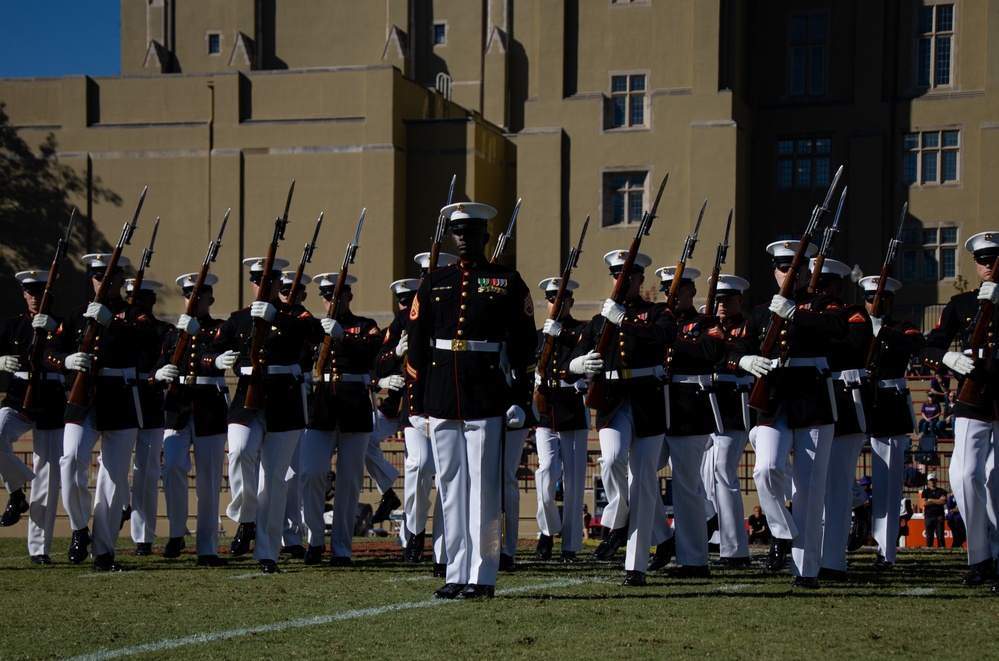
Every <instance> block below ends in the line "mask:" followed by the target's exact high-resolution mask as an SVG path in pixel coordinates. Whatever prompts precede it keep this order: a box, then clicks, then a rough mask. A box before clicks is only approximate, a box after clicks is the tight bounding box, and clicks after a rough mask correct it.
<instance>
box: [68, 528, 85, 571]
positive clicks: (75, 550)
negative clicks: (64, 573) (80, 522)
mask: <svg viewBox="0 0 999 661" xmlns="http://www.w3.org/2000/svg"><path fill="white" fill-rule="evenodd" d="M68 555H69V561H70V563H72V564H74V565H77V564H79V563H81V562H83V561H84V560H86V559H87V556H88V555H90V528H80V529H79V530H74V531H73V541H72V542H71V543H70V545H69V553H68Z"/></svg>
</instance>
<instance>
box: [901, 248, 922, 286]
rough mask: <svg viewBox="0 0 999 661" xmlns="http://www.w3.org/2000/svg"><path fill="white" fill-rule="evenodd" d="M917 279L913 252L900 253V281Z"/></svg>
mask: <svg viewBox="0 0 999 661" xmlns="http://www.w3.org/2000/svg"><path fill="white" fill-rule="evenodd" d="M917 277H919V272H918V267H917V265H916V253H915V251H913V250H906V251H905V252H904V253H902V280H915V279H916V278H917Z"/></svg>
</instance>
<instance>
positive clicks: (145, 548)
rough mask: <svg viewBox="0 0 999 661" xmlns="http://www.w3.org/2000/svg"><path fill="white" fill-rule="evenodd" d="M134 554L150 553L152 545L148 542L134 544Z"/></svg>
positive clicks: (151, 552)
mask: <svg viewBox="0 0 999 661" xmlns="http://www.w3.org/2000/svg"><path fill="white" fill-rule="evenodd" d="M134 554H135V555H137V556H140V557H141V556H144V555H152V554H153V545H152V544H151V543H150V542H139V543H138V544H136V545H135V551H134Z"/></svg>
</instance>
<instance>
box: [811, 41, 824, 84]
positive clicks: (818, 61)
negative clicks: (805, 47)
mask: <svg viewBox="0 0 999 661" xmlns="http://www.w3.org/2000/svg"><path fill="white" fill-rule="evenodd" d="M809 64H810V70H809V72H808V93H809V94H825V91H826V47H825V46H812V59H811V62H810V63H809Z"/></svg>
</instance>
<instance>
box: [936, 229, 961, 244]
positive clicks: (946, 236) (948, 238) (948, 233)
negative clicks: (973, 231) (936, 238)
mask: <svg viewBox="0 0 999 661" xmlns="http://www.w3.org/2000/svg"><path fill="white" fill-rule="evenodd" d="M940 243H942V244H943V243H957V228H956V227H941V228H940Z"/></svg>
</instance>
